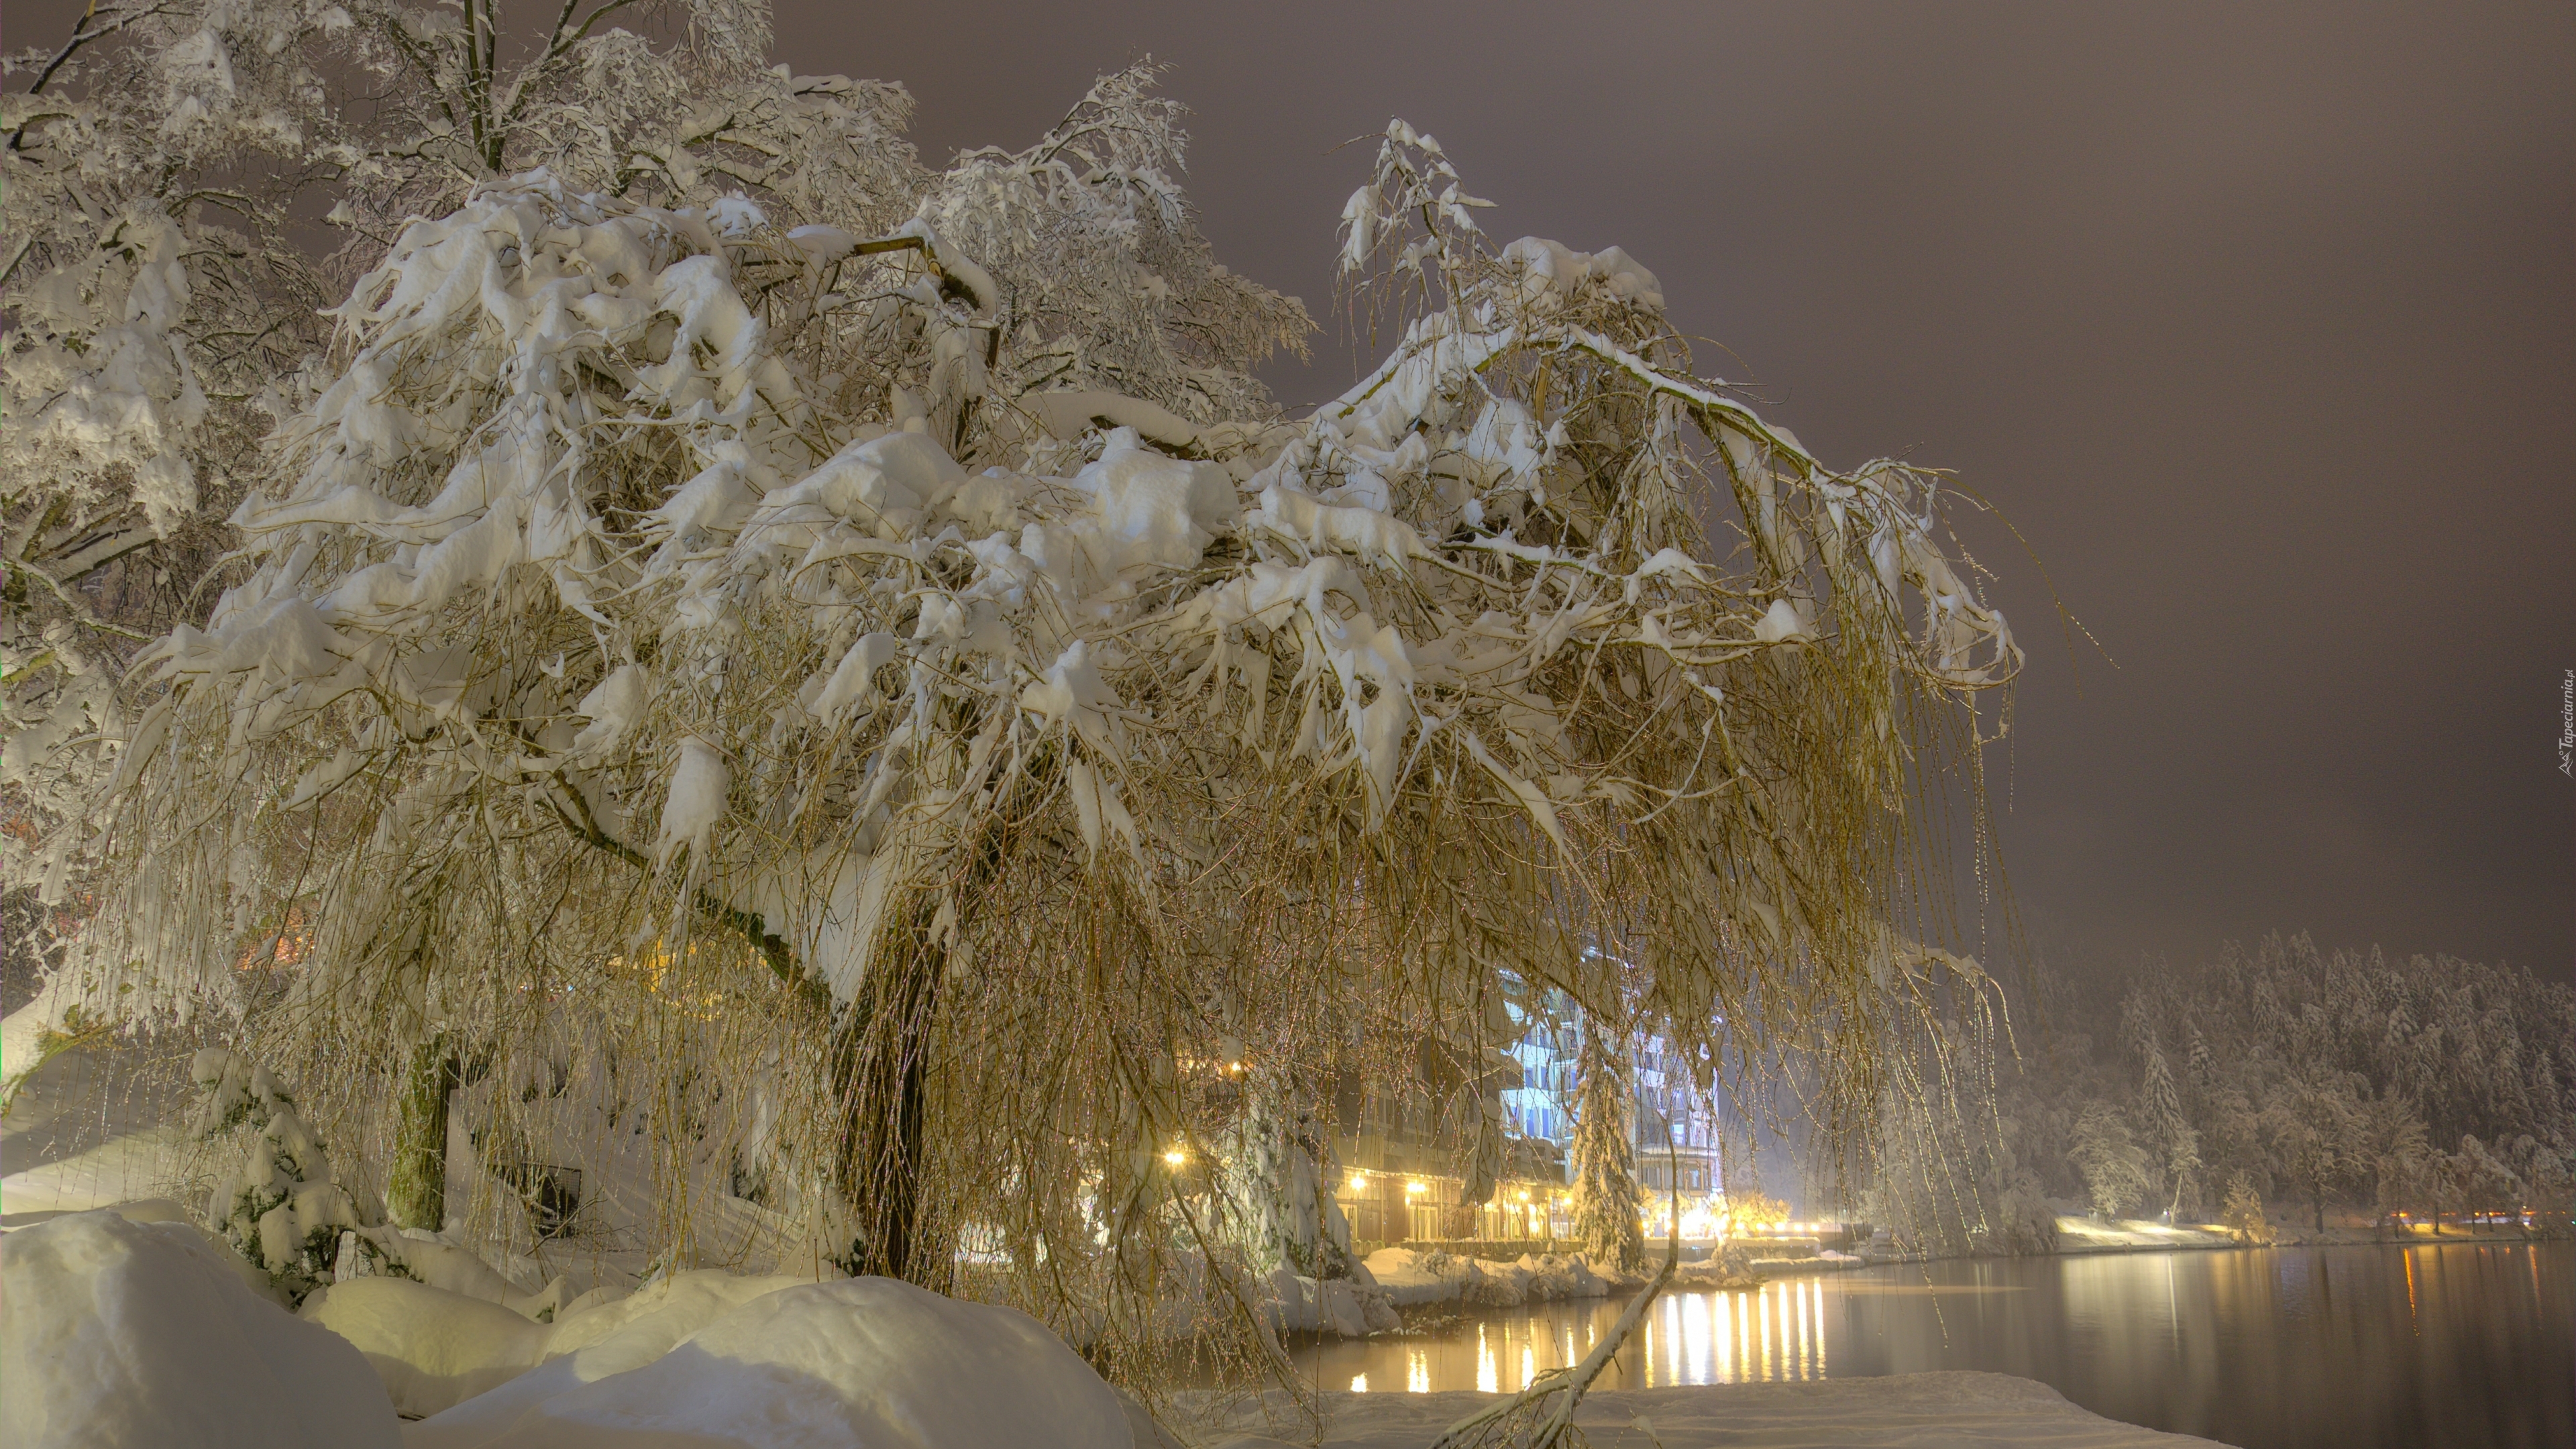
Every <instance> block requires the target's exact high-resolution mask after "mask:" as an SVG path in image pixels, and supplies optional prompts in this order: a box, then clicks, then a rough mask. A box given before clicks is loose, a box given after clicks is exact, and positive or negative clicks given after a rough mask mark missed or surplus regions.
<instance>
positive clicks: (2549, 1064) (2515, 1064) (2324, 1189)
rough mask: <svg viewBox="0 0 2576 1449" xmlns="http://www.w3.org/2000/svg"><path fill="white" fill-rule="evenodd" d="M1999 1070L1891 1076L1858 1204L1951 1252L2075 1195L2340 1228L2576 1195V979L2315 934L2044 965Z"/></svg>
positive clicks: (2045, 1213)
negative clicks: (1905, 1078)
mask: <svg viewBox="0 0 2576 1449" xmlns="http://www.w3.org/2000/svg"><path fill="white" fill-rule="evenodd" d="M2008 1002H2009V1012H2008V1020H2009V1023H2010V1025H2009V1028H2008V1029H2007V1028H2006V1027H2005V1026H2004V1025H2003V1024H2002V1022H2000V1021H1991V1022H1968V1023H1962V1024H1961V1025H1959V1026H1958V1027H1957V1028H1955V1031H1956V1033H1957V1034H1958V1035H1961V1036H1963V1037H1964V1036H1966V1035H1968V1034H1970V1033H1972V1032H1973V1033H1975V1034H1977V1035H1981V1036H1983V1037H1985V1038H1986V1039H1987V1040H1989V1041H1991V1043H1992V1045H1993V1049H1994V1050H1993V1056H1994V1060H1995V1063H1996V1067H1995V1071H1994V1073H1993V1075H1992V1076H1991V1077H1989V1078H1986V1079H1983V1080H1978V1081H1967V1080H1958V1081H1956V1082H1955V1083H1954V1086H1953V1088H1952V1090H1951V1092H1950V1094H1949V1095H1948V1097H1947V1098H1945V1099H1943V1100H1940V1101H1930V1100H1922V1099H1917V1100H1912V1101H1908V1100H1904V1099H1900V1098H1896V1097H1893V1096H1891V1097H1890V1098H1889V1099H1888V1100H1887V1101H1886V1102H1885V1103H1884V1105H1883V1108H1882V1111H1881V1114H1880V1116H1881V1122H1882V1130H1881V1132H1880V1133H1879V1135H1878V1139H1877V1151H1876V1153H1875V1155H1874V1158H1873V1160H1872V1161H1871V1162H1870V1163H1869V1164H1867V1166H1866V1169H1865V1173H1864V1176H1863V1177H1862V1178H1861V1179H1859V1180H1860V1181H1862V1182H1864V1183H1865V1184H1866V1186H1865V1187H1863V1189H1862V1190H1861V1191H1859V1192H1858V1193H1856V1194H1847V1197H1848V1198H1849V1199H1850V1200H1852V1201H1853V1202H1854V1205H1855V1206H1856V1207H1857V1208H1858V1209H1859V1210H1860V1211H1861V1212H1863V1213H1864V1214H1866V1215H1869V1216H1871V1217H1873V1218H1874V1219H1875V1220H1876V1221H1879V1222H1883V1223H1887V1224H1890V1225H1892V1226H1894V1227H1895V1228H1896V1230H1897V1231H1898V1232H1899V1233H1900V1234H1901V1235H1903V1236H1906V1237H1908V1238H1911V1239H1913V1240H1915V1241H1918V1242H1920V1243H1922V1244H1924V1245H1926V1246H1929V1247H1933V1248H1935V1249H1939V1250H1943V1251H1963V1250H1964V1251H1991V1252H2009V1253H2026V1252H2046V1251H2049V1250H2051V1249H2052V1248H2053V1247H2054V1246H2055V1239H2056V1220H2057V1217H2058V1215H2059V1214H2060V1213H2066V1212H2087V1211H2089V1212H2092V1213H2095V1214H2098V1215H2100V1216H2103V1217H2109V1218H2139V1217H2145V1218H2156V1217H2163V1216H2165V1215H2167V1214H2170V1215H2171V1217H2172V1220H2173V1221H2175V1222H2212V1221H2227V1222H2230V1223H2233V1224H2236V1225H2239V1226H2242V1227H2244V1228H2246V1229H2247V1230H2248V1231H2249V1232H2252V1233H2255V1234H2257V1235H2260V1234H2264V1233H2268V1232H2269V1231H2270V1228H2269V1223H2271V1222H2274V1221H2279V1222H2283V1223H2284V1224H2285V1225H2291V1226H2294V1227H2295V1228H2296V1229H2307V1230H2317V1231H2322V1230H2323V1229H2324V1228H2325V1227H2326V1226H2327V1225H2328V1223H2329V1221H2330V1220H2334V1221H2336V1222H2337V1223H2339V1224H2341V1225H2367V1224H2370V1223H2374V1222H2377V1223H2386V1222H2390V1221H2392V1220H2393V1218H2394V1215H2395V1214H2399V1213H2404V1214H2407V1215H2409V1216H2410V1217H2411V1218H2413V1219H2414V1220H2415V1221H2418V1222H2422V1221H2425V1220H2427V1219H2431V1220H2433V1221H2435V1222H2436V1223H2437V1224H2443V1225H2449V1224H2456V1223H2457V1222H2458V1221H2459V1220H2460V1219H2461V1218H2462V1217H2464V1216H2468V1215H2474V1214H2481V1213H2506V1212H2516V1211H2521V1210H2525V1209H2528V1210H2530V1211H2532V1212H2533V1213H2534V1214H2536V1221H2538V1222H2540V1223H2542V1224H2546V1225H2548V1228H2547V1230H2549V1231H2552V1232H2562V1233H2563V1232H2565V1231H2566V1230H2567V1222H2568V1214H2569V1211H2570V1209H2571V1207H2576V989H2571V988H2569V987H2568V986H2566V985H2564V984H2562V983H2557V982H2549V981H2543V980H2541V979H2539V978H2538V977H2536V976H2534V975H2533V974H2532V973H2531V972H2530V971H2528V970H2525V969H2519V968H2514V969H2508V968H2504V967H2495V966H2485V965H2480V964H2478V963H2475V962H2470V961H2461V960H2456V959H2453V958H2451V957H2448V956H2433V957H2425V956H2416V957H2411V958H2408V959H2404V960H2397V959H2392V958H2390V957H2388V956H2386V955H2385V954H2383V953H2382V952H2380V951H2378V950H2376V949H2372V950H2368V951H2335V952H2331V953H2328V952H2323V951H2320V950H2318V949H2317V946H2316V944H2315V943H2314V942H2313V941H2311V940H2310V939H2309V938H2308V937H2306V936H2304V935H2301V936H2294V937H2291V938H2289V939H2286V940H2284V939H2282V938H2280V937H2277V936H2276V937H2272V938H2269V939H2267V940H2265V941H2264V942H2263V943H2262V944H2261V945H2259V946H2257V947H2255V948H2253V949H2251V950H2247V949H2244V948H2242V947H2238V946H2235V945H2230V946H2228V947H2227V948H2225V949H2224V950H2222V951H2220V952H2219V953H2218V954H2217V956H2216V957H2215V958H2214V959H2212V960H2210V961H2207V962H2205V963H2202V964H2199V965H2193V966H2181V967H2177V966H2172V965H2168V964H2166V963H2164V962H2161V961H2152V960H2151V961H2148V962H2146V963H2144V964H2142V965H2139V966H2133V967H2130V968H2128V969H2125V970H2114V969H2109V968H2105V967H2100V966H2094V967H2089V968H2088V967H2085V966H2081V965H2067V966H2055V965H2051V964H2048V963H2047V962H2045V961H2042V962H2038V963H2035V964H2033V965H2031V966H2029V967H2028V968H2027V969H2026V970H2025V972H2024V973H2023V974H2022V977H2021V980H2020V982H2019V985H2018V987H2017V989H2014V990H2012V991H2010V992H2009V993H2008Z"/></svg>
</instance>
